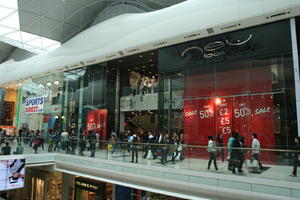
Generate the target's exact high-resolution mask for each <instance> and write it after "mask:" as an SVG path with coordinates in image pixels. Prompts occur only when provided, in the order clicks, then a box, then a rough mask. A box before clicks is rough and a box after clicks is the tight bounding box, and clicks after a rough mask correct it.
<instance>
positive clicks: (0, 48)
mask: <svg viewBox="0 0 300 200" xmlns="http://www.w3.org/2000/svg"><path fill="white" fill-rule="evenodd" d="M14 49H15V47H14V46H11V45H9V44H6V43H4V42H0V63H2V62H4V61H6V59H7V58H8V57H9V56H10V54H11V53H12V52H13V50H14Z"/></svg>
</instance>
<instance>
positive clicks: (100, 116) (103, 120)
mask: <svg viewBox="0 0 300 200" xmlns="http://www.w3.org/2000/svg"><path fill="white" fill-rule="evenodd" d="M86 127H87V132H89V131H94V132H95V133H98V134H99V139H100V140H106V139H107V135H106V129H107V110H106V109H99V110H90V111H88V114H87V126H86Z"/></svg>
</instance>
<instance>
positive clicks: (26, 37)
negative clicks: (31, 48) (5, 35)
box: [21, 31, 38, 42]
mask: <svg viewBox="0 0 300 200" xmlns="http://www.w3.org/2000/svg"><path fill="white" fill-rule="evenodd" d="M37 37H38V36H37V35H34V34H31V33H27V32H24V31H21V38H22V41H23V42H26V41H29V40H34V39H36V38H37Z"/></svg>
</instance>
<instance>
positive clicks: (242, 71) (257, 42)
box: [19, 21, 297, 148]
mask: <svg viewBox="0 0 300 200" xmlns="http://www.w3.org/2000/svg"><path fill="white" fill-rule="evenodd" d="M267 36H268V37H267ZM282 38H285V40H282ZM274 41H276V43H275V42H274ZM21 97H22V105H21V108H20V123H19V126H22V125H27V127H29V128H30V129H35V130H36V129H40V130H44V131H47V130H62V129H63V128H66V129H67V130H68V131H70V130H71V129H73V130H76V131H77V132H78V133H79V132H83V131H87V132H88V131H91V130H92V131H95V132H97V133H98V136H99V139H104V140H106V139H109V137H110V135H111V133H112V132H113V131H115V132H116V134H117V135H118V136H120V137H122V134H123V133H124V132H125V131H126V130H128V129H130V130H131V131H132V132H135V133H137V134H139V135H141V137H142V136H144V135H145V134H144V133H146V132H147V131H151V132H154V133H158V132H168V133H174V132H176V133H177V134H184V141H185V143H187V144H198V145H199V144H200V145H206V144H207V137H208V136H209V135H214V136H217V135H221V134H222V135H223V138H224V142H226V143H227V140H228V138H229V136H230V135H231V133H232V132H233V131H236V132H239V133H240V134H241V135H242V136H244V137H245V138H246V141H247V144H250V141H251V134H252V133H257V134H258V135H259V139H260V140H261V144H262V146H263V147H264V148H274V147H276V148H286V147H288V146H289V144H291V141H292V138H293V137H294V136H295V135H297V120H296V109H295V88H294V76H293V63H292V55H291V39H290V27H289V21H280V22H276V23H272V24H267V25H262V26H258V27H253V28H248V29H243V30H239V31H236V32H232V33H226V34H222V35H217V36H213V37H209V38H205V39H200V40H195V41H191V42H187V43H183V44H179V45H174V46H170V47H166V48H163V49H159V50H156V51H150V52H145V53H143V54H139V55H133V56H129V57H125V58H122V59H117V60H113V61H109V62H107V63H101V64H96V65H92V66H88V67H84V68H80V69H74V70H70V71H66V72H61V73H58V74H55V75H50V76H47V77H42V78H39V79H34V80H32V81H31V82H26V83H24V84H23V87H22V93H21ZM39 97H43V98H44V105H43V106H44V108H43V112H41V113H39V112H36V113H34V112H29V113H28V112H27V113H26V102H27V101H26V100H28V99H31V98H39ZM35 100H36V99H35ZM27 103H28V102H27ZM30 109H32V108H30ZM29 111H32V110H29Z"/></svg>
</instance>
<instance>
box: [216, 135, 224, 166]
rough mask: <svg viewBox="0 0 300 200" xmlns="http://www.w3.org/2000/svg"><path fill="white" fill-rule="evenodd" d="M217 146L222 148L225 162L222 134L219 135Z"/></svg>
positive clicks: (222, 156) (221, 151)
mask: <svg viewBox="0 0 300 200" xmlns="http://www.w3.org/2000/svg"><path fill="white" fill-rule="evenodd" d="M217 146H218V147H221V148H220V153H221V158H222V162H224V148H223V147H224V144H223V135H222V134H221V133H219V134H218V137H217Z"/></svg>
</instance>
